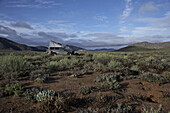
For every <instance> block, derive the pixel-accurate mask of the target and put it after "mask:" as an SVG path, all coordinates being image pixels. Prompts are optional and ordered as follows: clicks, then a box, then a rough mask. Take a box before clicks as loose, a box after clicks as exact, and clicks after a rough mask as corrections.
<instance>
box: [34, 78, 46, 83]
mask: <svg viewBox="0 0 170 113" xmlns="http://www.w3.org/2000/svg"><path fill="white" fill-rule="evenodd" d="M34 81H35V82H37V83H44V82H45V79H44V78H39V77H38V78H36V79H35V80H34Z"/></svg>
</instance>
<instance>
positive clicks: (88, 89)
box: [80, 86, 92, 95]
mask: <svg viewBox="0 0 170 113" xmlns="http://www.w3.org/2000/svg"><path fill="white" fill-rule="evenodd" d="M91 92H92V87H91V86H82V87H80V93H81V94H83V95H87V94H90V93H91Z"/></svg>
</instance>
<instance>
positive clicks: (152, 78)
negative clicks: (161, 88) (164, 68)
mask: <svg viewBox="0 0 170 113" xmlns="http://www.w3.org/2000/svg"><path fill="white" fill-rule="evenodd" d="M140 78H141V80H143V81H147V82H155V83H157V84H159V85H161V84H165V83H167V82H168V80H167V79H166V78H165V77H164V76H161V75H159V74H154V73H143V74H142V75H141V77H140Z"/></svg>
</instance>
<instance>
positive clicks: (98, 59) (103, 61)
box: [93, 53, 114, 65]
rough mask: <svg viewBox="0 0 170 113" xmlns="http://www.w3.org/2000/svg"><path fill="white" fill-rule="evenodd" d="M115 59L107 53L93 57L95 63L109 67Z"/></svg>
mask: <svg viewBox="0 0 170 113" xmlns="http://www.w3.org/2000/svg"><path fill="white" fill-rule="evenodd" d="M113 58H114V57H113V56H112V55H109V54H106V53H99V54H94V55H93V59H94V61H95V62H97V63H101V64H103V65H107V63H109V62H110V61H111V60H112V59H113Z"/></svg>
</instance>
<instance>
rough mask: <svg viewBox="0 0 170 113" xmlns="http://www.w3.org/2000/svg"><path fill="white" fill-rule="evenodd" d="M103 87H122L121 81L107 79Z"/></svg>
mask: <svg viewBox="0 0 170 113" xmlns="http://www.w3.org/2000/svg"><path fill="white" fill-rule="evenodd" d="M101 87H102V88H104V89H117V88H120V85H119V83H118V82H117V81H116V80H114V81H105V82H103V83H102V84H101Z"/></svg>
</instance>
